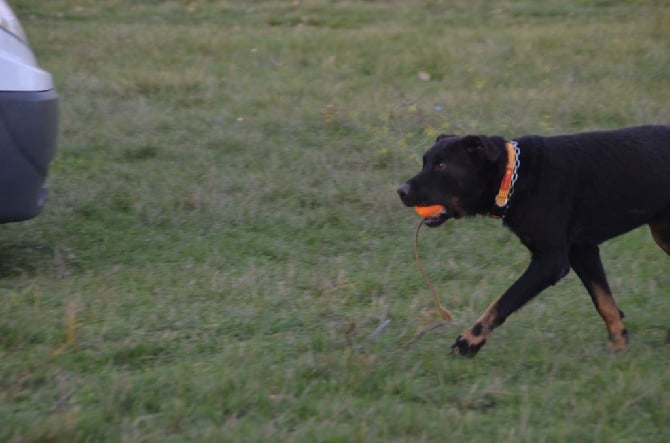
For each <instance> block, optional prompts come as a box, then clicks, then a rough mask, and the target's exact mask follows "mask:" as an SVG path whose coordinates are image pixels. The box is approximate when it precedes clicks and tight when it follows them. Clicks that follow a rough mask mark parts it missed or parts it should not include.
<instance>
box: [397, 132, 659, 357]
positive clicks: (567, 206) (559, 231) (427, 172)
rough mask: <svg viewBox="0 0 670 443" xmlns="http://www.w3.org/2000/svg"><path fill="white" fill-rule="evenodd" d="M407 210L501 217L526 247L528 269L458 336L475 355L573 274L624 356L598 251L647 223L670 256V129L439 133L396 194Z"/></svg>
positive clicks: (456, 348)
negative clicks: (510, 137) (514, 316)
mask: <svg viewBox="0 0 670 443" xmlns="http://www.w3.org/2000/svg"><path fill="white" fill-rule="evenodd" d="M398 195H399V196H400V198H401V200H402V201H403V203H404V204H405V205H407V206H427V205H437V204H439V205H443V206H444V207H445V210H444V211H442V213H441V214H439V215H437V216H435V217H432V218H428V219H426V220H425V224H426V225H427V226H431V227H435V226H439V225H441V224H442V223H444V222H445V221H447V220H448V219H450V218H461V217H464V216H471V215H477V214H481V215H490V216H495V217H499V218H502V222H503V224H504V225H505V226H507V227H508V228H509V229H511V230H512V232H514V233H515V234H516V235H517V236H518V237H519V239H520V240H521V242H522V243H523V244H524V245H525V246H526V247H527V248H528V249H529V250H530V253H531V262H530V265H529V266H528V269H526V271H525V272H524V273H523V274H522V275H521V277H519V279H518V280H517V281H516V282H515V283H514V284H513V285H512V286H511V287H510V288H509V289H508V290H507V291H506V292H505V293H504V294H503V295H502V296H501V297H500V298H498V299H497V300H496V301H494V302H493V303H492V304H491V305H490V306H489V307H488V308H487V309H486V311H485V312H484V313H483V314H482V315H481V317H479V319H478V320H477V321H476V322H475V323H474V324H473V325H472V326H471V327H470V328H468V329H467V330H465V331H464V332H463V333H462V334H461V335H459V336H458V338H457V339H456V343H454V345H453V346H452V347H451V349H452V352H453V353H456V354H461V355H467V356H474V355H475V354H476V353H477V351H479V349H480V348H481V347H482V346H483V345H484V344H485V343H486V339H487V338H488V337H489V335H490V334H491V332H492V331H493V329H494V328H496V327H498V326H500V325H501V324H502V323H503V322H504V321H505V319H507V317H508V316H509V315H510V314H511V313H512V312H514V311H516V310H517V309H519V308H521V306H523V305H524V304H525V303H526V302H528V301H529V300H530V299H532V298H533V297H535V296H536V295H537V294H538V293H540V292H541V291H542V290H544V289H545V288H547V287H548V286H550V285H553V284H555V283H556V282H558V281H559V280H560V279H561V278H563V277H564V276H565V275H566V274H567V273H568V271H569V269H570V267H572V269H574V271H575V272H576V273H577V275H578V276H579V278H580V279H581V281H582V283H583V284H584V286H585V287H586V290H587V291H588V293H589V295H590V296H591V299H592V300H593V304H594V305H595V307H596V309H597V310H598V312H599V313H600V315H601V316H602V318H603V320H604V321H605V325H606V326H607V330H608V332H609V339H610V344H611V348H612V349H613V350H623V349H625V348H626V347H627V345H628V333H627V331H626V328H625V327H624V324H623V322H622V318H623V312H621V311H620V310H619V308H618V307H617V305H616V303H615V301H614V298H613V297H612V292H611V291H610V288H609V285H608V283H607V278H606V276H605V271H604V269H603V266H602V263H601V261H600V252H599V249H598V245H599V244H600V243H602V242H604V241H605V240H608V239H610V238H612V237H615V236H617V235H620V234H623V233H625V232H627V231H630V230H632V229H634V228H637V227H638V226H641V225H643V224H648V225H649V227H650V228H651V233H652V235H653V237H654V240H656V243H658V245H659V246H660V247H661V248H663V250H665V252H666V253H668V254H670V126H640V127H634V128H625V129H619V130H614V131H600V132H587V133H581V134H574V135H562V136H555V137H539V136H525V137H521V138H519V139H517V140H516V141H514V142H506V141H505V140H504V139H503V138H501V137H487V136H483V135H468V136H465V137H457V136H454V135H441V136H439V137H438V138H437V140H436V141H435V144H434V145H433V147H431V148H430V149H429V150H428V151H427V152H426V153H425V154H424V156H423V168H422V170H421V172H419V173H418V174H417V175H416V176H415V177H413V178H411V179H410V180H408V181H407V182H406V183H405V184H403V185H402V186H400V187H399V188H398Z"/></svg>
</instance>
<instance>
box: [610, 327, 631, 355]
mask: <svg viewBox="0 0 670 443" xmlns="http://www.w3.org/2000/svg"><path fill="white" fill-rule="evenodd" d="M626 349H628V331H626V330H625V329H624V330H623V331H621V333H610V350H611V351H612V352H622V351H625V350H626Z"/></svg>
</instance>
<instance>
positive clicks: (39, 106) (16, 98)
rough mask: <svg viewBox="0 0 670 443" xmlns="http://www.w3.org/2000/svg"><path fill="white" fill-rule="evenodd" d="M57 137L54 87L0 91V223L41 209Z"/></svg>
mask: <svg viewBox="0 0 670 443" xmlns="http://www.w3.org/2000/svg"><path fill="white" fill-rule="evenodd" d="M57 136H58V94H56V91H55V90H53V89H50V90H48V91H0V223H7V222H14V221H22V220H27V219H29V218H32V217H35V216H36V215H37V214H39V212H40V211H41V209H42V207H43V206H44V203H45V201H46V190H45V189H44V188H43V186H44V181H45V180H46V177H47V172H48V170H49V164H50V163H51V160H52V159H53V156H54V154H55V151H56V139H57Z"/></svg>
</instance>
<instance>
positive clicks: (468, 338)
mask: <svg viewBox="0 0 670 443" xmlns="http://www.w3.org/2000/svg"><path fill="white" fill-rule="evenodd" d="M485 343H486V339H485V338H483V337H475V336H473V335H472V334H471V333H468V332H467V331H466V332H464V333H463V334H461V335H459V336H458V338H457V339H456V342H455V343H454V344H453V345H452V346H451V353H452V354H454V355H461V356H463V357H474V356H475V355H477V352H479V350H480V349H481V347H482V346H484V344H485Z"/></svg>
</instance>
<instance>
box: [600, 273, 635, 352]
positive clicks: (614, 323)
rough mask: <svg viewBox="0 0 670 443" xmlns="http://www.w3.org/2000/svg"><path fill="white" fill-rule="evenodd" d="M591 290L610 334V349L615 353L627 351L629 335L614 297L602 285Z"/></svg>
mask: <svg viewBox="0 0 670 443" xmlns="http://www.w3.org/2000/svg"><path fill="white" fill-rule="evenodd" d="M591 290H592V296H593V302H594V304H595V305H596V309H597V310H598V312H599V313H600V316H601V317H602V318H603V320H605V326H607V331H608V332H609V334H610V347H611V348H612V350H613V351H623V350H625V349H626V348H627V347H628V333H627V332H626V328H625V326H624V324H623V321H621V311H619V308H618V307H617V305H616V302H615V301H614V297H613V296H612V294H611V293H610V292H608V291H606V290H605V289H604V288H603V287H602V286H600V285H593V286H592V288H591Z"/></svg>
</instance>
